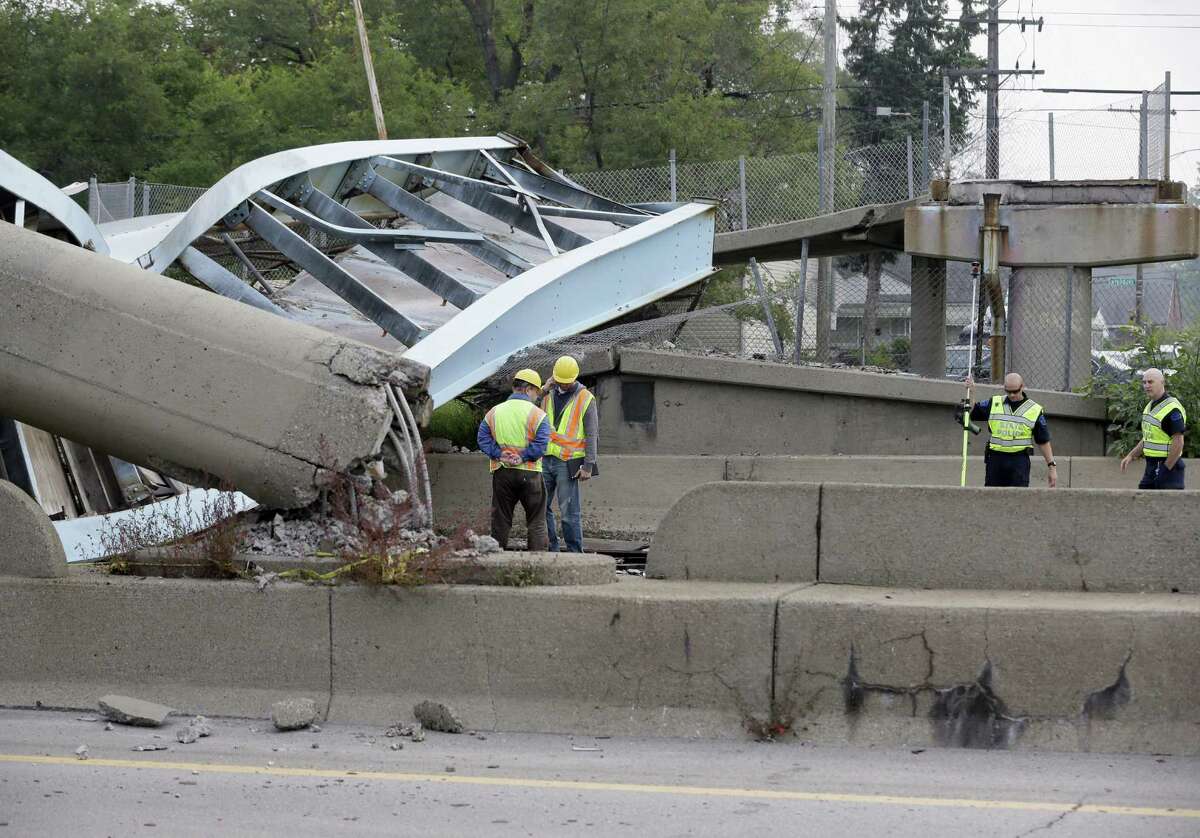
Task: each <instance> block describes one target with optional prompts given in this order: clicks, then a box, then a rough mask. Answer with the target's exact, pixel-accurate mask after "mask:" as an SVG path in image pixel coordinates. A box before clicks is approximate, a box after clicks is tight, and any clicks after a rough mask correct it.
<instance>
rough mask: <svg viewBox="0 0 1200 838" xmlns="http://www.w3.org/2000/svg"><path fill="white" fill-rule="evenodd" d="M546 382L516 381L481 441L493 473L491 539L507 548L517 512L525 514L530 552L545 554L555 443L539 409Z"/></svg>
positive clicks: (528, 375)
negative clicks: (550, 450) (547, 465)
mask: <svg viewBox="0 0 1200 838" xmlns="http://www.w3.org/2000/svg"><path fill="white" fill-rule="evenodd" d="M541 389H542V377H541V376H540V375H538V374H537V372H536V371H534V370H529V369H525V370H521V371H520V372H518V373H517V374H516V375H514V376H513V382H512V395H510V396H509V397H508V399H507V400H506V401H503V402H501V403H500V404H498V405H496V406H495V407H493V408H492V409H491V410H489V411H488V412H487V415H486V416H485V417H484V418H483V421H482V422H480V423H479V431H478V433H477V434H476V440H477V441H478V443H479V450H480V451H482V452H483V453H485V454H487V455H488V458H489V459H490V460H491V470H492V538H494V539H496V541H498V542H500V547H501V549H508V533H509V530H511V529H512V519H513V511H514V510H515V509H516V506H517V504H518V503H520V504H521V507H522V508H523V509H524V510H525V524H526V527H527V528H528V530H529V549H530V550H545V549H546V489H545V486H544V485H543V484H542V455H543V454H545V453H546V446H547V445H548V444H549V442H550V423H549V422H548V421H547V420H546V414H545V412H544V411H543V410H542V409H541V408H540V407H538V406H537V403H536V402H537V398H538V396H539V394H540V393H541Z"/></svg>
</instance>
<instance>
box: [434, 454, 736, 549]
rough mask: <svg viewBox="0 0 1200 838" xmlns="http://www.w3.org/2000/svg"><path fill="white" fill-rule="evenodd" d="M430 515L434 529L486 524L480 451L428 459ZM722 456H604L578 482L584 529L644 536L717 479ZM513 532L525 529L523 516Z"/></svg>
mask: <svg viewBox="0 0 1200 838" xmlns="http://www.w3.org/2000/svg"><path fill="white" fill-rule="evenodd" d="M428 460H429V480H430V483H431V485H432V488H433V514H434V520H435V521H436V522H437V525H438V527H439V528H442V527H455V526H457V525H459V524H467V525H468V526H471V527H473V528H474V529H475V530H476V531H477V532H487V531H488V529H489V526H490V524H489V521H490V514H491V513H490V509H491V502H492V500H491V499H492V480H491V476H490V475H489V473H488V469H487V460H486V459H485V458H484V457H483V455H482V454H433V455H430V456H429V458H428ZM724 476H725V458H724V457H654V456H649V457H637V456H613V457H604V458H603V459H602V460H601V462H600V476H599V477H597V478H595V479H594V480H590V481H588V483H587V484H586V485H585V486H583V487H582V488H583V492H582V496H583V529H584V532H585V533H586V534H587V535H589V536H593V537H599V538H646V537H649V535H650V534H651V533H653V532H654V531H655V530H656V529H657V528H658V522H659V519H660V518H661V517H662V516H663V515H664V514H665V513H666V511H667V510H668V509H670V508H671V506H672V505H673V504H674V503H675V501H677V500H679V498H681V497H682V496H683V495H684V493H685V492H687V491H688V490H689V489H691V488H693V487H695V486H699V485H700V484H702V483H709V482H712V481H714V480H722V479H723V478H724ZM520 518H521V515H520V514H518V515H517V519H518V521H517V522H516V524H517V526H516V527H515V529H514V531H515V532H524V521H522V520H520Z"/></svg>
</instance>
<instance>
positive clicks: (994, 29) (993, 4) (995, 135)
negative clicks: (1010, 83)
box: [985, 0, 1000, 180]
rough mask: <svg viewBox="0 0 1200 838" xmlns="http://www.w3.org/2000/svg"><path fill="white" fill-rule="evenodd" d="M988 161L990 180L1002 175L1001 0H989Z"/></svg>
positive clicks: (986, 169)
mask: <svg viewBox="0 0 1200 838" xmlns="http://www.w3.org/2000/svg"><path fill="white" fill-rule="evenodd" d="M987 69H988V75H987V163H986V167H985V174H986V177H987V179H988V180H998V179H999V177H1000V2H999V0H988V19H987Z"/></svg>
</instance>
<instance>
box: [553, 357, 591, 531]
mask: <svg viewBox="0 0 1200 838" xmlns="http://www.w3.org/2000/svg"><path fill="white" fill-rule="evenodd" d="M578 379H579V362H578V361H576V360H575V359H574V358H572V357H571V356H570V355H563V356H562V357H561V358H559V359H558V360H557V361H555V362H554V373H553V375H552V376H551V380H550V381H548V382H546V386H545V388H543V389H542V410H544V411H546V415H547V416H548V417H549V419H550V445H549V446H548V447H547V448H546V458H545V460H543V465H544V468H543V469H542V479H543V480H544V481H545V483H546V525H547V527H548V528H549V530H550V549H551V550H552V551H554V552H558V549H559V542H558V527H557V526H556V523H557V522H556V521H555V517H554V511H553V510H552V509H551V508H550V507H551V505H552V504H553V503H554V502H555V500H556V499H557V501H558V517H559V518H560V519H561V520H562V534H563V541H565V542H566V547H567V552H569V553H582V552H583V514H582V508H581V506H580V500H579V484H580V483H581V482H583V481H584V480H590V479H591V478H593V477H595V476H596V475H597V474H599V469H598V467H597V465H596V443H597V441H598V440H599V435H600V421H599V419H598V418H597V413H596V399H595V397H594V396H593V395H592V393H591V391H589V390H588V389H587V388H586V387H584V386H583V385H582V384H580V383H579V380H578Z"/></svg>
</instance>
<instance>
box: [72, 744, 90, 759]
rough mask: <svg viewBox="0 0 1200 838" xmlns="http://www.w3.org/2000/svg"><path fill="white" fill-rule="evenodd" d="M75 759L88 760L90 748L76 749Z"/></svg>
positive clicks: (80, 747)
mask: <svg viewBox="0 0 1200 838" xmlns="http://www.w3.org/2000/svg"><path fill="white" fill-rule="evenodd" d="M75 758H76V759H87V758H88V746H87V745H80V746H79V747H78V748H76V749H75Z"/></svg>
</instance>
